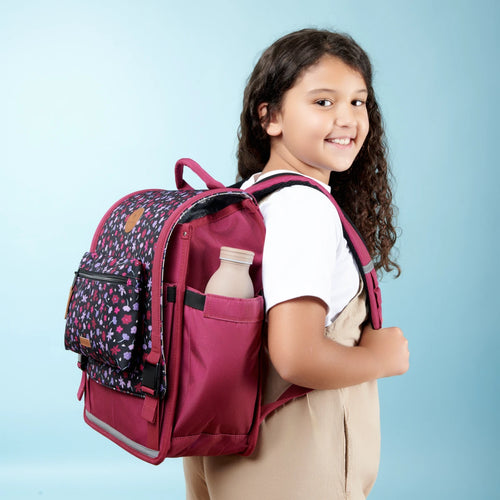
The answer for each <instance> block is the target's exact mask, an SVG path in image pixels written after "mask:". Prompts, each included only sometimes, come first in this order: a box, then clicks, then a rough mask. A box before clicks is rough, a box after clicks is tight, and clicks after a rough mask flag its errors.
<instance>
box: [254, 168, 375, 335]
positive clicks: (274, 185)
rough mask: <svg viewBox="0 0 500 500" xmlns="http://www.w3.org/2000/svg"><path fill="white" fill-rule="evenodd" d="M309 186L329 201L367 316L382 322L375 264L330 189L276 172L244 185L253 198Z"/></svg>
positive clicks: (295, 175) (298, 177) (309, 180)
mask: <svg viewBox="0 0 500 500" xmlns="http://www.w3.org/2000/svg"><path fill="white" fill-rule="evenodd" d="M297 185H298V186H310V187H311V188H314V189H317V190H318V191H321V192H322V193H323V194H324V195H325V196H327V197H328V199H329V200H330V201H331V202H332V203H333V205H334V206H335V208H336V209H337V212H338V214H339V217H340V221H341V223H342V228H343V232H344V237H345V239H346V240H347V243H348V244H349V248H350V249H351V252H352V254H353V256H354V259H355V261H356V264H357V265H358V269H359V273H360V274H361V277H362V279H363V282H364V285H365V288H366V291H367V295H368V305H369V310H370V319H371V323H372V326H373V328H375V329H379V328H381V326H382V297H381V294H380V288H379V285H378V278H377V273H376V271H375V266H374V265H373V261H372V259H371V257H370V254H369V252H368V250H367V248H366V245H365V243H364V241H363V238H362V237H361V235H360V234H359V232H358V230H357V229H356V228H355V227H354V224H353V223H352V222H351V221H350V220H349V218H348V217H347V215H346V214H344V212H343V211H342V209H341V208H340V206H339V205H338V203H337V202H336V200H335V198H334V197H333V196H332V195H331V193H330V192H329V191H328V190H327V189H325V188H324V187H323V186H322V185H321V184H320V183H318V182H316V181H314V180H313V179H310V178H309V177H305V176H303V175H300V174H294V173H290V174H288V173H287V174H276V175H273V176H270V177H267V178H266V179H263V180H262V181H258V182H256V183H255V184H254V185H253V186H250V187H249V188H247V189H246V191H247V192H249V193H251V194H252V195H253V196H254V197H255V198H256V199H257V201H260V200H262V199H263V198H264V197H266V196H268V195H270V194H272V193H274V192H275V191H278V190H279V189H283V188H285V187H288V186H297Z"/></svg>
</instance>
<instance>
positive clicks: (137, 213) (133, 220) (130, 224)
mask: <svg viewBox="0 0 500 500" xmlns="http://www.w3.org/2000/svg"><path fill="white" fill-rule="evenodd" d="M143 213H144V208H143V207H140V208H138V209H137V210H134V211H133V212H132V213H131V214H130V215H129V216H128V218H127V222H125V228H124V229H125V232H126V233H130V231H132V229H134V227H135V226H136V224H137V223H138V222H139V219H140V218H141V217H142V214H143Z"/></svg>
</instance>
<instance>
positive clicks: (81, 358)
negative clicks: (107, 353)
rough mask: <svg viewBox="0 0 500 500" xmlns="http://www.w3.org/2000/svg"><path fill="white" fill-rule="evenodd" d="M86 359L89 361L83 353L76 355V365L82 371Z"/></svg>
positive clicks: (84, 367)
mask: <svg viewBox="0 0 500 500" xmlns="http://www.w3.org/2000/svg"><path fill="white" fill-rule="evenodd" d="M88 361H89V358H88V357H87V356H85V354H79V355H78V367H79V368H80V370H82V371H83V372H84V371H86V370H87V364H88Z"/></svg>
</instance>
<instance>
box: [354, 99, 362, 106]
mask: <svg viewBox="0 0 500 500" xmlns="http://www.w3.org/2000/svg"><path fill="white" fill-rule="evenodd" d="M351 104H352V105H353V106H356V107H358V106H363V105H364V104H365V101H362V100H361V99H354V101H352V103H351Z"/></svg>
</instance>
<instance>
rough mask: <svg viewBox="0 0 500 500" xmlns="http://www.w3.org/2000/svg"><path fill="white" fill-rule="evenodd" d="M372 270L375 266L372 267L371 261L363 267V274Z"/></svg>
mask: <svg viewBox="0 0 500 500" xmlns="http://www.w3.org/2000/svg"><path fill="white" fill-rule="evenodd" d="M374 269H375V266H374V265H373V260H371V261H370V262H368V264H366V266H363V272H364V273H365V274H368V273H371V272H372V271H373V270H374Z"/></svg>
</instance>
